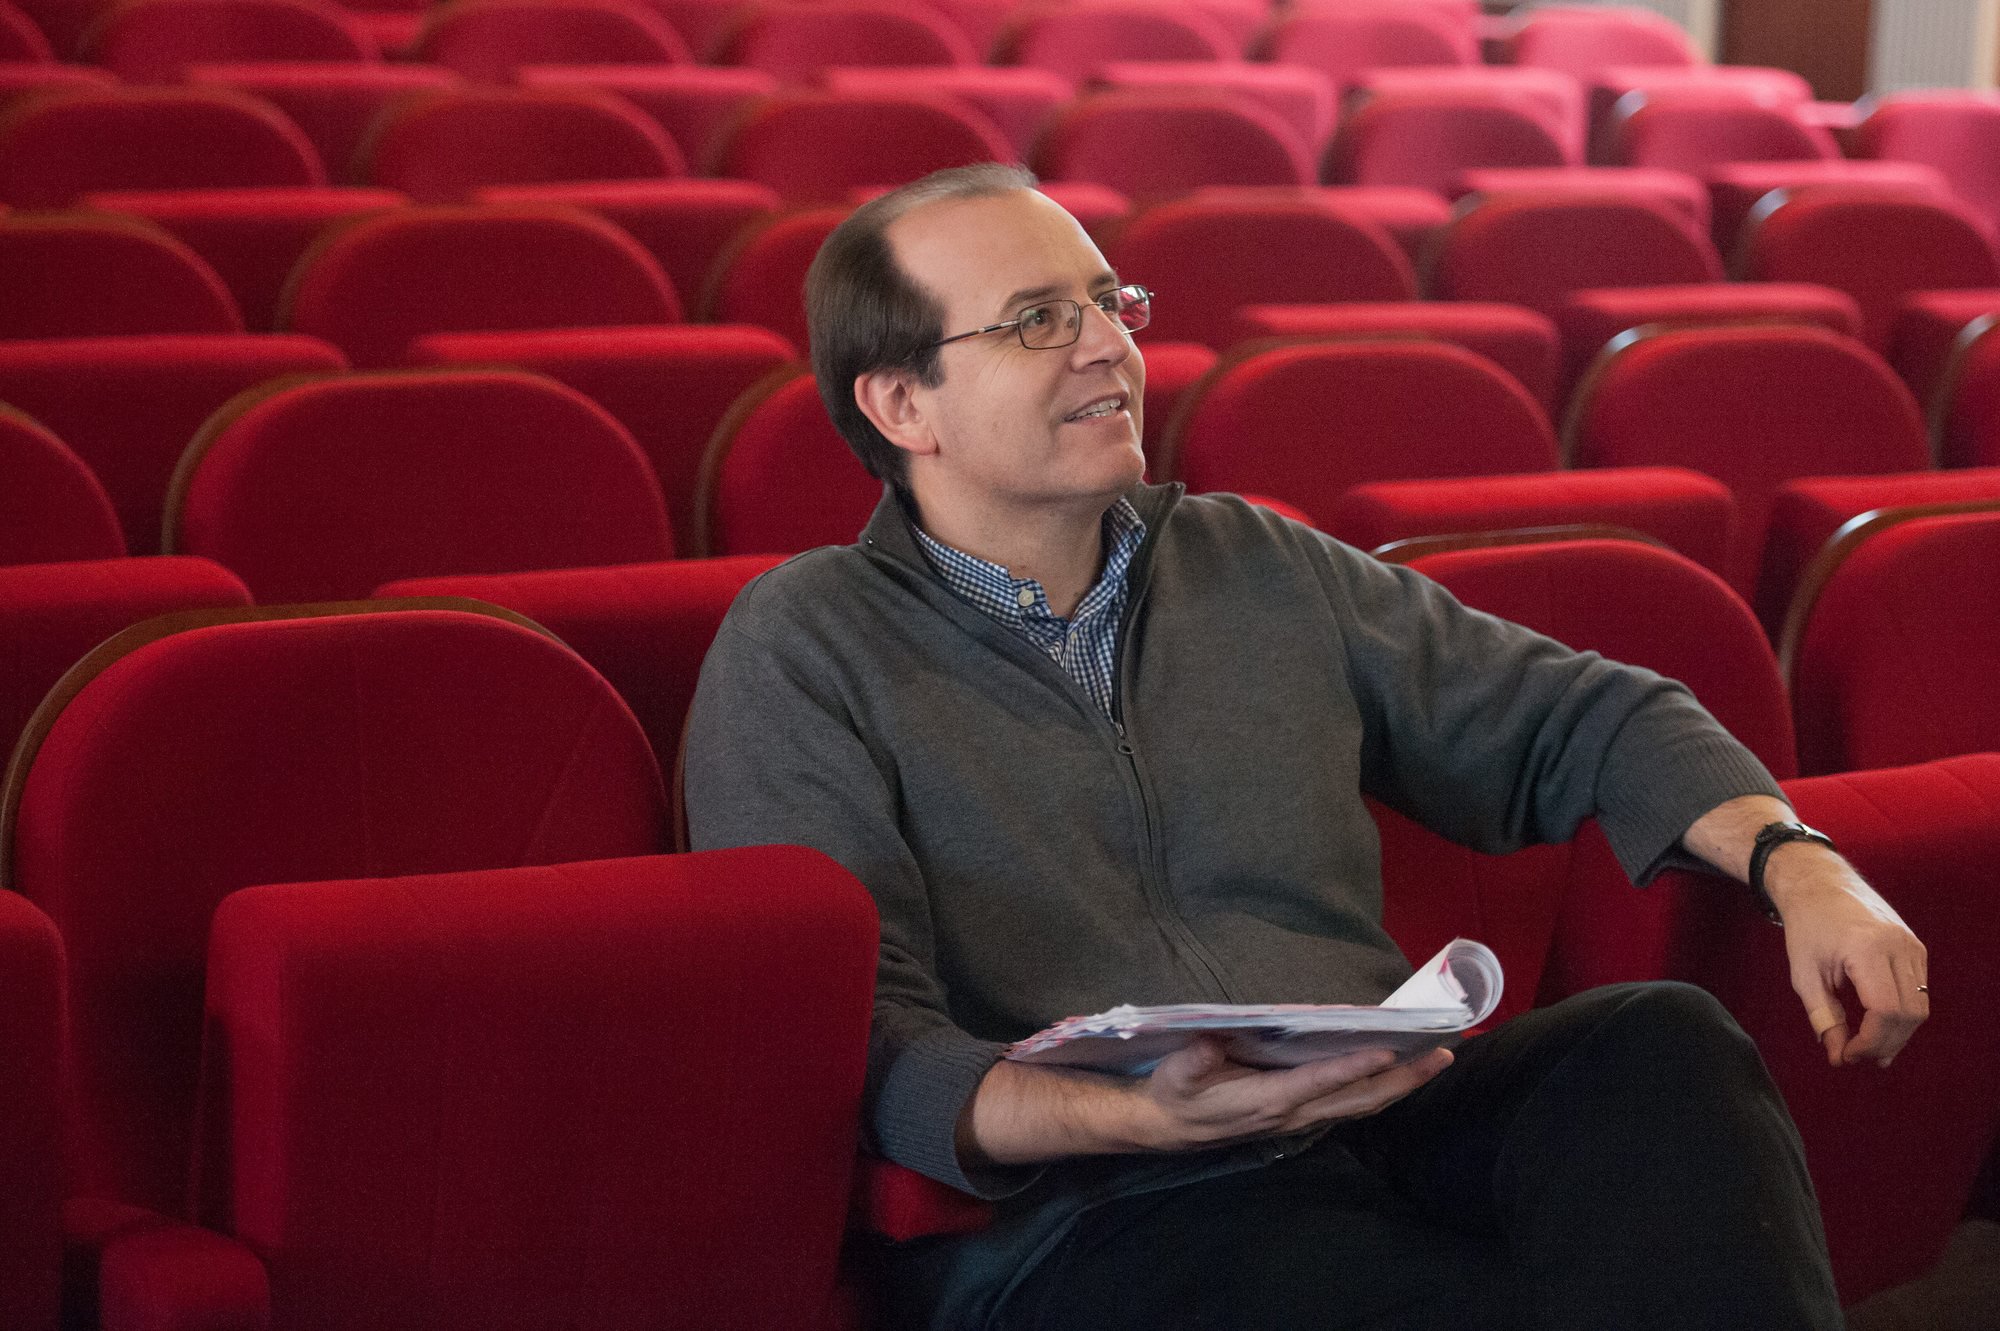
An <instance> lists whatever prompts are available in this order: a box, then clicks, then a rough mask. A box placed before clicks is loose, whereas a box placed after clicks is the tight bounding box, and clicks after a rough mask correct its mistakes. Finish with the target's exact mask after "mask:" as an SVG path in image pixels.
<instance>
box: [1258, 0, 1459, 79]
mask: <svg viewBox="0 0 2000 1331" xmlns="http://www.w3.org/2000/svg"><path fill="white" fill-rule="evenodd" d="M1251 50H1252V53H1253V54H1254V55H1255V56H1256V57H1257V58H1258V59H1260V60H1273V61H1281V62H1283V63H1285V64H1290V65H1304V66H1306V67H1307V68H1309V69H1316V70H1318V71H1319V72H1320V73H1322V74H1324V75H1326V77H1327V78H1328V79H1330V80H1331V81H1332V82H1333V84H1334V86H1335V88H1336V89H1338V90H1340V91H1345V90H1346V89H1348V88H1349V87H1351V86H1353V84H1354V82H1355V79H1356V78H1357V76H1359V75H1360V74H1361V73H1362V71H1364V70H1370V69H1381V68H1384V67H1385V66H1398V65H1415V66H1419V67H1424V66H1437V65H1472V64H1477V63H1478V61H1479V49H1478V42H1477V41H1476V40H1475V38H1474V36H1473V32H1472V27H1471V25H1470V24H1468V23H1467V22H1465V19H1464V16H1463V15H1462V14H1460V13H1454V12H1453V10H1452V9H1451V8H1449V7H1447V6H1444V5H1422V4H1351V5H1319V6H1313V7H1302V8H1293V9H1290V10H1287V11H1285V12H1284V14H1283V15H1282V17H1278V18H1275V19H1274V20H1273V21H1272V23H1271V24H1270V26H1269V27H1267V28H1266V29H1265V30H1264V31H1263V33H1262V34H1261V35H1260V36H1258V38H1257V39H1256V41H1255V42H1254V44H1253V45H1252V48H1251Z"/></svg>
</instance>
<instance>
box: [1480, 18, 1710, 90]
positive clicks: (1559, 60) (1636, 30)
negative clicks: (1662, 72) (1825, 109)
mask: <svg viewBox="0 0 2000 1331" xmlns="http://www.w3.org/2000/svg"><path fill="white" fill-rule="evenodd" d="M1500 57H1501V62H1502V63H1504V64H1510V65H1540V66H1542V67H1544V68H1547V69H1557V70H1561V71H1562V72H1563V73H1565V74H1571V75H1574V76H1575V77H1577V78H1579V79H1582V80H1583V81H1584V82H1586V83H1588V82H1589V81H1590V80H1591V79H1592V78H1593V77H1594V76H1595V75H1596V74H1597V73H1598V71H1600V70H1602V69H1604V68H1606V67H1607V66H1611V65H1700V64H1705V63H1707V62H1706V59H1705V57H1703V55H1702V54H1701V52H1700V51H1699V50H1698V49H1696V47H1695V44H1694V43H1693V41H1691V40H1690V39H1689V38H1688V35H1687V33H1686V32H1684V31H1682V30H1681V27H1680V25H1679V24H1677V23H1675V22H1674V21H1673V20H1671V19H1668V18H1664V17H1662V16H1661V15H1659V14H1655V13H1651V12H1649V11H1647V10H1644V9H1639V8H1637V7H1634V6H1620V5H1605V6H1597V5H1592V6H1588V7H1585V6H1582V5H1570V6H1562V5H1548V6H1537V7H1536V8H1534V9H1532V10H1530V11H1528V14H1527V17H1526V18H1525V20H1523V21H1522V22H1521V24H1520V26H1519V27H1517V28H1516V29H1515V30H1514V31H1513V32H1512V33H1511V34H1509V35H1508V36H1507V37H1505V38H1503V39H1502V41H1501V45H1500Z"/></svg>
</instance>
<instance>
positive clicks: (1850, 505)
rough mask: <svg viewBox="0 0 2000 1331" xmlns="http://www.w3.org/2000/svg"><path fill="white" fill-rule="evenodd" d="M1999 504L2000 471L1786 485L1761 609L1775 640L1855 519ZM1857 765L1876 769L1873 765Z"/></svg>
mask: <svg viewBox="0 0 2000 1331" xmlns="http://www.w3.org/2000/svg"><path fill="white" fill-rule="evenodd" d="M1985 500H1995V501H2000V466H1994V467H1961V468H1957V469H1955V470H1951V471H1908V472H1898V473H1895V474H1892V475H1887V476H1813V477H1806V478H1803V479H1800V480H1792V481H1787V482H1785V483H1784V484H1782V485H1780V486H1779V487H1778V489H1777V491H1776V492H1775V493H1774V494H1772V496H1771V515H1770V519H1769V521H1768V523H1767V524H1766V531H1767V534H1766V536H1765V541H1764V582H1765V585H1766V587H1767V590H1766V592H1765V595H1764V597H1763V599H1761V600H1760V601H1759V602H1758V610H1759V612H1760V613H1761V614H1762V615H1763V616H1764V626H1765V628H1767V629H1768V630H1770V633H1771V636H1772V639H1773V640H1774V641H1775V640H1776V639H1777V637H1778V635H1779V633H1780V631H1781V630H1782V629H1783V628H1784V624H1785V616H1786V613H1787V611H1788V610H1789V609H1790V607H1791V604H1792V602H1793V601H1794V600H1795V599H1796V598H1797V594H1798V592H1799V590H1800V583H1801V581H1802V580H1803V579H1804V577H1805V574H1806V571H1807V570H1808V569H1809V568H1811V567H1812V563H1813V560H1814V559H1816V558H1818V556H1819V554H1820V552H1821V551H1822V550H1823V549H1824V548H1825V547H1826V543H1827V542H1828V541H1830V540H1832V539H1833V537H1834V534H1835V533H1836V532H1838V531H1839V530H1840V529H1841V528H1842V527H1843V526H1845V525H1846V524H1847V523H1848V522H1849V521H1850V520H1851V519H1853V518H1858V517H1860V516H1861V515H1862V514H1863V513H1868V512H1871V511H1873V510H1875V509H1878V508H1906V507H1909V506H1911V505H1913V504H1964V503H1978V502H1981V501H1985ZM1856 765H1857V766H1862V765H1865V766H1869V767H1877V766H1881V765H1882V764H1879V763H1868V764H1856Z"/></svg>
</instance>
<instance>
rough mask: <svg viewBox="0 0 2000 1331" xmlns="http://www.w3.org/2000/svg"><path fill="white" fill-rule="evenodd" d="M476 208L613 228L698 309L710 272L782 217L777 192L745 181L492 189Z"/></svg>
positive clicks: (480, 193) (477, 196)
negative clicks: (579, 212)
mask: <svg viewBox="0 0 2000 1331" xmlns="http://www.w3.org/2000/svg"><path fill="white" fill-rule="evenodd" d="M473 202H475V203H555V204H563V205H567V206H569V207H573V208H583V209H586V210H587V211H590V212H593V213H596V214H597V215H598V216H599V217H602V218H604V219H605V220H606V221H609V222H612V223H615V224H616V225H617V226H618V227H620V228H621V229H623V230H624V231H625V232H627V233H628V234H629V235H630V236H631V237H632V239H634V240H636V241H638V242H639V243H640V244H641V245H643V246H645V248H646V252H647V253H648V254H651V255H652V256H653V258H654V259H655V260H657V261H658V262H659V265H660V268H661V270H662V271H663V272H665V273H666V275H667V278H668V280H669V281H671V282H672V283H673V286H674V295H675V296H676V297H678V299H679V301H680V307H681V308H682V309H683V310H693V309H699V308H700V306H701V301H702V296H703V293H704V292H705V291H706V290H707V286H708V278H709V274H710V273H711V272H712V271H713V270H714V268H715V265H716V261H717V260H718V259H719V258H720V257H721V256H722V254H723V253H724V252H725V251H726V250H727V249H728V248H729V246H730V243H731V242H732V241H734V240H735V238H736V237H737V236H738V235H739V234H741V233H742V232H743V231H744V230H745V229H746V228H748V227H751V226H755V225H756V224H758V223H760V222H763V221H766V220H768V219H770V218H772V217H775V216H776V215H777V214H778V211H779V209H780V207H781V206H782V204H781V203H780V201H779V199H778V194H777V191H775V190H773V189H770V188H769V187H767V186H764V185H758V184H754V183H752V182H751V181H748V180H602V181H568V182H557V183H555V184H547V185H493V186H490V187H488V188H486V189H482V190H477V191H475V192H474V194H473Z"/></svg>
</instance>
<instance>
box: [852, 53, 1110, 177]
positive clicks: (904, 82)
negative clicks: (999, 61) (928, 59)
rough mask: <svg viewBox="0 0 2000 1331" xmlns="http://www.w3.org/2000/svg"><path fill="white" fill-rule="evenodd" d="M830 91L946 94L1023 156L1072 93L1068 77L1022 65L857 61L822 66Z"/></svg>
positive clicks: (866, 94) (875, 94)
mask: <svg viewBox="0 0 2000 1331" xmlns="http://www.w3.org/2000/svg"><path fill="white" fill-rule="evenodd" d="M820 82H821V83H822V84H824V85H825V86H826V88H827V90H828V91H830V92H837V93H845V94H849V95H854V96H862V97H880V96H883V95H884V94H891V93H901V92H919V93H926V94H929V95H932V96H938V97H948V98H951V99H953V100H955V101H957V102H960V103H962V104H964V105H965V106H967V107H969V108H971V109H972V110H974V111H976V112H978V113H979V114H980V115H983V116H985V117H986V118H987V119H988V120H990V121H992V122H993V125H994V127H995V128H996V129H998V130H999V131H1000V133H1001V135H1002V136H1003V137H1005V139H1006V141H1007V143H1008V145H1009V147H1010V148H1012V150H1013V151H1012V152H1011V153H1009V156H1010V157H1014V158H1018V159H1020V160H1022V161H1026V160H1027V158H1028V155H1029V154H1030V153H1032V152H1033V151H1034V149H1035V140H1037V139H1039V138H1040V137H1041V135H1042V129H1043V127H1044V126H1046V125H1047V124H1048V122H1049V118H1050V117H1051V116H1053V115H1054V114H1055V112H1056V109H1057V108H1058V107H1060V106H1061V105H1062V104H1063V103H1064V102H1067V101H1068V100H1069V99H1070V98H1071V97H1073V96H1075V95H1076V89H1075V87H1074V86H1072V85H1071V83H1070V81H1069V80H1068V79H1066V78H1064V77H1063V76H1062V75H1060V74H1056V73H1052V72H1050V71H1049V70H1046V69H1032V68H1029V67H1027V66H1021V65H1007V66H999V67H995V66H992V65H898V66H894V67H887V68H885V67H881V66H870V65H857V66H851V67H838V68H833V69H828V70H825V71H823V72H822V73H821V75H820Z"/></svg>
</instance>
